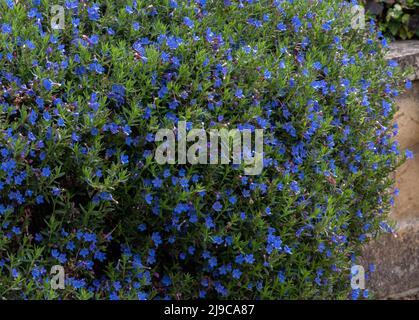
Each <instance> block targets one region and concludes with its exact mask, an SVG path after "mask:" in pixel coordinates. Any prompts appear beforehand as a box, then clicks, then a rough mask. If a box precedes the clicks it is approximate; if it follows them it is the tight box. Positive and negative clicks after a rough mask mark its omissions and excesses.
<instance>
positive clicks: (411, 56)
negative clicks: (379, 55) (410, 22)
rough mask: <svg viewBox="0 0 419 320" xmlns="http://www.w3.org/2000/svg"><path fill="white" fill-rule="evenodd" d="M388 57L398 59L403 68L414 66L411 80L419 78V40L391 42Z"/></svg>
mask: <svg viewBox="0 0 419 320" xmlns="http://www.w3.org/2000/svg"><path fill="white" fill-rule="evenodd" d="M387 58H388V59H391V60H396V61H397V62H398V63H399V64H400V66H401V67H402V68H406V67H413V69H414V73H413V75H411V76H410V79H411V80H419V41H418V40H406V41H396V42H394V43H392V44H390V52H389V54H388V55H387Z"/></svg>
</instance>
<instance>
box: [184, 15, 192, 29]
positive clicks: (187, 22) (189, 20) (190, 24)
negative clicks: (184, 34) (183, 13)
mask: <svg viewBox="0 0 419 320" xmlns="http://www.w3.org/2000/svg"><path fill="white" fill-rule="evenodd" d="M183 23H184V24H185V25H186V26H187V27H188V28H189V29H192V28H193V27H194V22H193V21H192V20H191V19H190V18H188V17H184V18H183Z"/></svg>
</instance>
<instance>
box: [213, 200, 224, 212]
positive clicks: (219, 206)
mask: <svg viewBox="0 0 419 320" xmlns="http://www.w3.org/2000/svg"><path fill="white" fill-rule="evenodd" d="M212 208H213V209H214V210H215V211H217V212H220V211H221V210H222V209H223V205H222V204H221V203H220V202H219V201H216V202H214V204H213V205H212Z"/></svg>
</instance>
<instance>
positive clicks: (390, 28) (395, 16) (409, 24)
mask: <svg viewBox="0 0 419 320" xmlns="http://www.w3.org/2000/svg"><path fill="white" fill-rule="evenodd" d="M363 2H364V4H366V7H367V9H368V12H369V13H370V14H371V15H372V16H373V17H374V19H376V20H377V21H378V24H379V25H380V27H381V29H382V30H383V32H385V33H386V34H387V35H389V36H392V37H395V38H399V39H412V38H419V1H418V0H363Z"/></svg>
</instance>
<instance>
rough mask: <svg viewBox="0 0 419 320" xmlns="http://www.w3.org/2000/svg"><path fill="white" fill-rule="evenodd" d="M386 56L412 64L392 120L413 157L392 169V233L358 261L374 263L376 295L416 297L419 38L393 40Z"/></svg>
mask: <svg viewBox="0 0 419 320" xmlns="http://www.w3.org/2000/svg"><path fill="white" fill-rule="evenodd" d="M389 58H390V59H395V60H397V61H398V62H399V64H400V65H401V66H402V67H407V66H412V67H413V68H414V74H413V75H412V78H411V80H413V89H412V90H410V91H409V92H408V93H406V94H405V95H404V96H402V97H400V99H399V101H398V105H399V108H400V109H399V112H398V113H397V115H396V119H395V120H396V122H397V123H398V124H399V136H398V141H399V143H400V146H401V148H402V149H406V148H408V149H410V150H412V151H413V152H414V154H415V158H414V159H413V160H409V161H407V162H406V163H405V164H404V165H403V166H402V167H400V169H399V170H398V171H397V172H396V186H397V188H399V189H400V195H399V196H398V197H397V199H396V204H395V207H394V210H393V212H392V213H391V217H392V218H393V220H395V221H396V223H397V233H396V235H395V236H392V235H386V236H384V237H381V238H380V239H379V240H377V241H375V242H374V243H372V244H370V245H368V246H367V247H366V248H365V251H364V254H363V257H362V259H361V262H360V264H362V265H364V266H367V265H369V264H370V263H373V264H375V268H376V270H375V272H373V273H372V274H371V278H370V279H369V281H368V287H369V289H371V291H372V292H373V294H374V296H375V297H376V298H381V299H392V298H395V299H399V298H419V41H403V42H396V43H394V44H393V45H392V50H391V52H390V54H389Z"/></svg>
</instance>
